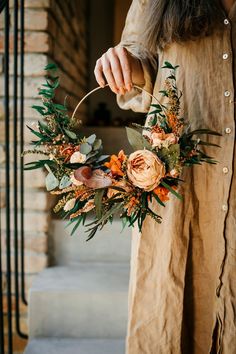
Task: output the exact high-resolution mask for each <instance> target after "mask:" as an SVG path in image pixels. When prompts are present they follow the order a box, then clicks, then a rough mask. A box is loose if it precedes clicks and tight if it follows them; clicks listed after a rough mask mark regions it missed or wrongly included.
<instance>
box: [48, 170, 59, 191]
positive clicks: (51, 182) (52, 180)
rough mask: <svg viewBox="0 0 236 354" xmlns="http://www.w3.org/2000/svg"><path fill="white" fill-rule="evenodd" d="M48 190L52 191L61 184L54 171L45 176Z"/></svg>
mask: <svg viewBox="0 0 236 354" xmlns="http://www.w3.org/2000/svg"><path fill="white" fill-rule="evenodd" d="M45 183H46V188H47V191H52V190H53V189H55V188H56V187H58V185H59V181H58V179H57V178H56V177H55V176H54V174H53V173H52V172H50V173H49V174H48V175H47V177H46V178H45Z"/></svg>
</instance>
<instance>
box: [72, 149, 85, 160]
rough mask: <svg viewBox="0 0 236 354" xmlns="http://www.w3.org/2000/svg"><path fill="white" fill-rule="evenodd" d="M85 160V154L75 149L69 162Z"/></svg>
mask: <svg viewBox="0 0 236 354" xmlns="http://www.w3.org/2000/svg"><path fill="white" fill-rule="evenodd" d="M85 161H86V155H84V154H81V152H79V151H76V152H74V153H73V154H72V155H71V157H70V163H84V162H85Z"/></svg>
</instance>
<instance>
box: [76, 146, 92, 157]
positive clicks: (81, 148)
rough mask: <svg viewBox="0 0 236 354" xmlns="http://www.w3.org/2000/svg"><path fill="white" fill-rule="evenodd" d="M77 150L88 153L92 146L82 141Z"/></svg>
mask: <svg viewBox="0 0 236 354" xmlns="http://www.w3.org/2000/svg"><path fill="white" fill-rule="evenodd" d="M79 151H80V152H81V154H84V155H88V154H89V153H90V152H91V151H92V146H91V145H90V144H88V143H82V144H81V145H80V150H79Z"/></svg>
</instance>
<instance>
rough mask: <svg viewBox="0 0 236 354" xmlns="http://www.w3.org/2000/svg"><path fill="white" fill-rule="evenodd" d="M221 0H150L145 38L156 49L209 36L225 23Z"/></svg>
mask: <svg viewBox="0 0 236 354" xmlns="http://www.w3.org/2000/svg"><path fill="white" fill-rule="evenodd" d="M223 16H224V10H223V7H222V5H221V3H220V0H150V1H149V3H148V5H147V8H146V13H145V16H144V23H143V22H142V31H141V32H142V33H141V41H142V42H143V43H145V45H147V46H148V48H150V50H151V51H153V52H155V51H156V49H157V48H163V47H164V46H165V45H166V44H169V43H171V42H173V41H175V42H182V41H186V40H190V39H192V40H194V39H197V38H199V37H203V36H207V35H209V34H211V33H212V31H214V29H215V28H216V27H219V26H220V24H221V23H222V18H223Z"/></svg>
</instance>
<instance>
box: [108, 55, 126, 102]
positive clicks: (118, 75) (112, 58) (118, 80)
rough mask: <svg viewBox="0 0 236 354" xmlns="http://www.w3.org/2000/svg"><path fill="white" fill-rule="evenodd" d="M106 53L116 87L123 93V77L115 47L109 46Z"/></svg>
mask: <svg viewBox="0 0 236 354" xmlns="http://www.w3.org/2000/svg"><path fill="white" fill-rule="evenodd" d="M106 55H107V57H108V60H109V62H110V65H111V70H112V74H113V77H114V80H115V84H116V87H118V89H119V91H120V93H121V94H122V95H123V94H124V93H125V88H124V86H125V84H124V79H123V74H122V68H121V65H120V61H119V58H118V56H117V53H116V50H115V48H110V49H109V50H108V51H107V54H106Z"/></svg>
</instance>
